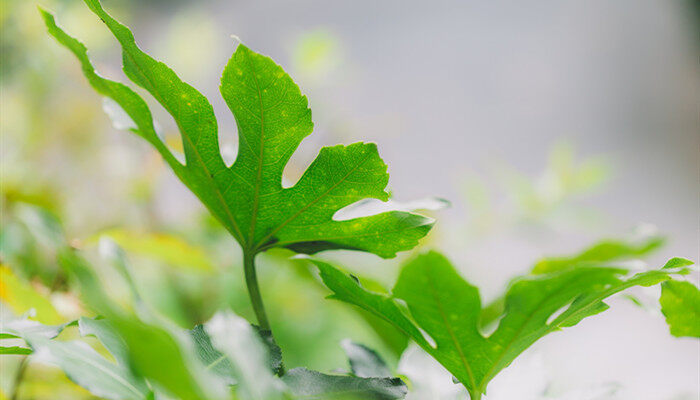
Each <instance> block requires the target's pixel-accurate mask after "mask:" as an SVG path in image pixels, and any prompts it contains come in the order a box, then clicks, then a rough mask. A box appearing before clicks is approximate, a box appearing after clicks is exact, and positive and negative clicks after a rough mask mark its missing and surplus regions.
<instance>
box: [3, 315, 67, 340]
mask: <svg viewBox="0 0 700 400" xmlns="http://www.w3.org/2000/svg"><path fill="white" fill-rule="evenodd" d="M75 324H76V321H71V322H68V323H65V324H61V325H44V324H42V323H40V322H37V321H33V320H31V319H29V318H28V316H26V315H25V316H24V317H23V318H21V319H15V320H10V321H3V323H2V325H1V326H0V330H2V334H0V339H12V338H23V337H25V336H36V337H43V338H46V339H53V338H55V337H56V336H58V334H59V333H61V331H63V329H65V328H66V327H69V326H73V325H75Z"/></svg>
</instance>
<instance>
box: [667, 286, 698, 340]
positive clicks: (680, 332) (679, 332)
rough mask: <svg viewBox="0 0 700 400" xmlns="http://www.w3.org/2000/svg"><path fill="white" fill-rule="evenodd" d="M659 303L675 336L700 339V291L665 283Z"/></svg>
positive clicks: (691, 287)
mask: <svg viewBox="0 0 700 400" xmlns="http://www.w3.org/2000/svg"><path fill="white" fill-rule="evenodd" d="M659 301H660V303H661V312H663V314H664V315H665V316H666V322H667V323H668V326H669V328H670V330H671V334H672V335H673V336H676V337H683V336H687V337H696V338H700V290H698V288H697V287H696V286H695V285H693V284H692V283H690V282H677V281H669V282H664V284H663V285H661V299H660V300H659Z"/></svg>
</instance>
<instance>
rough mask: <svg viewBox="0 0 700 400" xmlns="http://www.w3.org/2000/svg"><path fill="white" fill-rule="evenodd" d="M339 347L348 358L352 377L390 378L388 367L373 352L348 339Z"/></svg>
mask: <svg viewBox="0 0 700 400" xmlns="http://www.w3.org/2000/svg"><path fill="white" fill-rule="evenodd" d="M340 345H341V346H342V347H343V350H344V351H345V355H346V356H347V357H348V361H349V362H350V370H351V371H352V373H353V375H355V376H359V377H361V378H387V377H391V371H390V370H389V367H388V366H387V365H386V363H385V362H384V360H383V359H382V358H381V357H380V356H379V354H377V352H375V351H374V350H372V349H370V348H369V347H367V346H364V345H362V344H359V343H355V342H353V341H352V340H349V339H346V340H343V341H342V342H341V344H340Z"/></svg>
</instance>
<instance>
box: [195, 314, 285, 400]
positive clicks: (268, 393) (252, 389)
mask: <svg viewBox="0 0 700 400" xmlns="http://www.w3.org/2000/svg"><path fill="white" fill-rule="evenodd" d="M204 330H205V332H206V333H207V335H208V336H209V338H210V339H211V343H212V344H213V347H214V348H216V349H218V350H219V351H221V353H223V354H224V355H225V356H226V357H227V358H228V360H229V361H230V362H231V366H232V368H233V371H234V374H235V377H236V380H237V382H238V384H237V387H236V393H237V394H238V395H239V396H240V397H241V398H242V399H244V400H248V399H250V400H253V399H265V400H273V399H282V398H284V397H285V391H286V390H285V388H284V385H282V383H281V382H279V381H278V380H277V378H276V377H275V376H273V374H272V371H271V370H270V368H269V366H270V356H269V353H268V350H267V346H266V345H265V343H264V342H263V339H261V338H260V336H259V335H258V333H257V332H255V330H254V328H253V327H252V326H251V325H250V324H249V323H248V322H247V321H246V320H244V319H243V318H241V317H238V316H237V315H235V314H233V313H230V312H220V313H217V314H216V315H214V317H213V318H212V319H211V320H210V321H209V322H207V323H206V324H205V325H204Z"/></svg>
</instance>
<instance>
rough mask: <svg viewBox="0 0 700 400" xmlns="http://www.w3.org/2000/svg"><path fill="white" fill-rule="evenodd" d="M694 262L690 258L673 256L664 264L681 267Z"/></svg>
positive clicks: (666, 266) (670, 267) (671, 267)
mask: <svg viewBox="0 0 700 400" xmlns="http://www.w3.org/2000/svg"><path fill="white" fill-rule="evenodd" d="M693 264H695V263H694V262H693V261H690V260H688V259H687V258H681V257H673V258H672V259H670V260H668V262H667V263H666V264H665V265H664V268H669V269H673V268H681V267H687V266H689V265H693Z"/></svg>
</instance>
